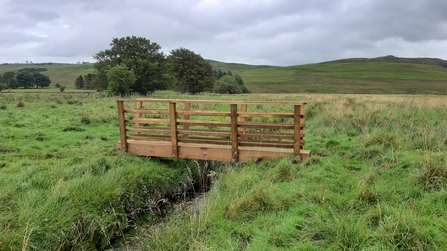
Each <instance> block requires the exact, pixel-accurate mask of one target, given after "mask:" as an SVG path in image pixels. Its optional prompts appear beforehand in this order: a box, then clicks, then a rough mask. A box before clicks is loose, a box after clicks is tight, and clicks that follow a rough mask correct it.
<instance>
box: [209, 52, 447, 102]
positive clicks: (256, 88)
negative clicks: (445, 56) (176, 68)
mask: <svg viewBox="0 0 447 251" xmlns="http://www.w3.org/2000/svg"><path fill="white" fill-rule="evenodd" d="M209 62H210V63H211V65H213V67H214V68H216V69H221V70H222V71H231V72H233V73H238V74H240V75H241V76H242V78H243V79H244V81H245V82H246V86H247V87H248V88H249V89H250V90H251V91H252V92H270V93H396V94H415V93H419V94H447V61H445V60H441V59H434V58H397V57H394V56H386V57H379V58H373V59H367V58H353V59H342V60H336V61H330V62H323V63H318V64H307V65H298V66H289V67H278V66H251V65H244V64H224V63H221V62H216V61H212V60H210V61H209Z"/></svg>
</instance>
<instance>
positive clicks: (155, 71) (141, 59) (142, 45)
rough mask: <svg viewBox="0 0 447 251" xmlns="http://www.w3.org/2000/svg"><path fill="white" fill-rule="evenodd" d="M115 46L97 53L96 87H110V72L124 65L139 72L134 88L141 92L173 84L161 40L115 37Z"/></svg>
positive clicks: (102, 88) (94, 80)
mask: <svg viewBox="0 0 447 251" xmlns="http://www.w3.org/2000/svg"><path fill="white" fill-rule="evenodd" d="M110 46H111V48H110V49H107V50H104V51H100V52H98V53H96V54H95V55H93V58H94V59H96V61H97V62H96V63H95V64H94V69H95V75H96V76H95V77H94V78H93V82H92V84H93V86H94V87H95V88H97V89H98V90H105V89H107V88H108V78H107V71H108V70H110V69H112V68H113V67H114V66H118V65H121V64H123V65H124V66H126V67H127V69H128V70H132V71H133V72H134V74H135V78H136V80H135V83H133V84H132V86H131V89H132V90H133V91H135V92H138V93H140V94H143V95H145V94H147V93H148V92H152V91H155V90H164V89H168V88H170V87H171V82H170V78H169V76H168V66H167V64H166V57H165V55H164V54H163V52H161V51H160V50H161V47H160V45H158V44H157V43H151V41H150V40H148V39H146V38H143V37H136V36H132V37H122V38H114V39H112V43H111V44H110Z"/></svg>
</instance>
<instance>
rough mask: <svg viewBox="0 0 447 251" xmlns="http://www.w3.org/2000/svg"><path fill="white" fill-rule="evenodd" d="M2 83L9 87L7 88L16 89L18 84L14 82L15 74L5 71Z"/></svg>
mask: <svg viewBox="0 0 447 251" xmlns="http://www.w3.org/2000/svg"><path fill="white" fill-rule="evenodd" d="M3 82H4V83H5V84H6V85H7V86H8V87H9V88H14V89H15V88H17V87H18V83H17V80H16V73H15V72H13V71H7V72H5V73H3Z"/></svg>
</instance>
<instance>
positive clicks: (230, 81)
mask: <svg viewBox="0 0 447 251" xmlns="http://www.w3.org/2000/svg"><path fill="white" fill-rule="evenodd" d="M214 92H216V93H222V94H224V93H226V94H239V93H242V88H241V86H240V85H239V84H238V82H237V81H236V80H235V79H234V77H233V76H230V75H225V76H223V77H221V78H220V79H219V80H217V82H216V88H214Z"/></svg>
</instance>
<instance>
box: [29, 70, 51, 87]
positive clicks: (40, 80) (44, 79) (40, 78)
mask: <svg viewBox="0 0 447 251" xmlns="http://www.w3.org/2000/svg"><path fill="white" fill-rule="evenodd" d="M33 78H34V84H35V85H36V87H37V88H39V87H41V88H44V87H48V86H50V84H51V80H50V77H48V76H46V75H43V74H42V73H40V72H34V73H33Z"/></svg>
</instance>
